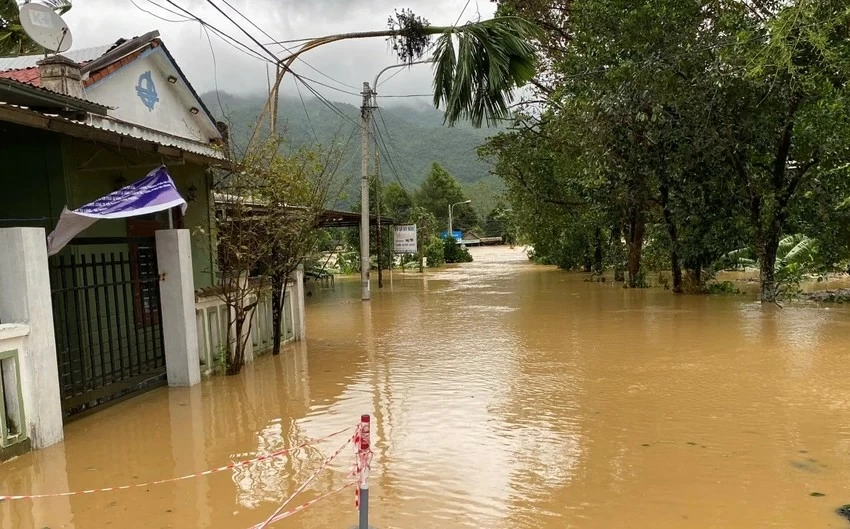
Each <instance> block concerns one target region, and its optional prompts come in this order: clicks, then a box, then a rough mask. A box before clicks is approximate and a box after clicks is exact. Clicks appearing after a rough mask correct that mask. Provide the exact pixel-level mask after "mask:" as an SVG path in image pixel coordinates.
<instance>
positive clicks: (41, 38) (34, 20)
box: [21, 2, 71, 53]
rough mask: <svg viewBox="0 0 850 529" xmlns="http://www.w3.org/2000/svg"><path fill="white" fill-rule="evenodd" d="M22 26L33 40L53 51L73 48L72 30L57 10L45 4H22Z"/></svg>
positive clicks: (59, 51)
mask: <svg viewBox="0 0 850 529" xmlns="http://www.w3.org/2000/svg"><path fill="white" fill-rule="evenodd" d="M21 26H22V27H23V28H24V31H26V33H27V36H29V38H30V39H32V41H33V42H35V43H36V44H38V45H39V46H41V47H42V48H44V49H45V50H47V51H49V52H52V53H61V52H63V51H68V50H69V49H70V48H71V30H70V29H68V25H67V24H65V21H64V20H62V17H60V16H59V15H58V14H56V11H54V10H53V9H51V8H49V7H47V6H46V5H44V4H36V3H32V2H30V3H28V4H23V5H22V6H21Z"/></svg>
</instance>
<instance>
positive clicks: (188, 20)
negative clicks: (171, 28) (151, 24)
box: [130, 0, 192, 23]
mask: <svg viewBox="0 0 850 529" xmlns="http://www.w3.org/2000/svg"><path fill="white" fill-rule="evenodd" d="M130 3H131V4H133V6H135V7H136V9H138V10H139V11H142V12H143V13H147V14H149V15H150V16H152V17H154V18H158V19H159V20H162V21H163V22H177V23H179V22H191V21H192V20H191V19H188V18H186V17H183V19H182V20H173V19H170V18H165V17H163V16H161V15H157V14H156V13H154V12H153V11H149V10H147V9H145V8H144V7H142V6H140V5H139V4H137V3H136V0H130ZM151 3H153V2H151ZM157 7H162V6H157ZM174 14H175V15H177V16H181V15H179V14H178V13H174Z"/></svg>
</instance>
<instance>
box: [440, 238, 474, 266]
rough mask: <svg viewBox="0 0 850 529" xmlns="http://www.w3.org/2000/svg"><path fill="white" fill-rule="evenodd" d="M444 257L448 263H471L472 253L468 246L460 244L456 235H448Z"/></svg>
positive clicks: (444, 247) (444, 243)
mask: <svg viewBox="0 0 850 529" xmlns="http://www.w3.org/2000/svg"><path fill="white" fill-rule="evenodd" d="M443 257H444V258H445V260H446V262H447V263H471V262H472V254H470V253H469V250H467V249H466V246H464V245H462V244H458V243H457V240H456V239H455V238H454V237H446V239H445V241H444V242H443Z"/></svg>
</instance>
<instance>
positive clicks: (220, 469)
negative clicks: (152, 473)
mask: <svg viewBox="0 0 850 529" xmlns="http://www.w3.org/2000/svg"><path fill="white" fill-rule="evenodd" d="M351 428H352V427H351V426H349V427H348V428H345V429H343V430H340V431H338V432H334V433H332V434H330V435H326V436H325V437H321V438H319V439H313V440H312V441H307V442H305V443H302V444H300V445H298V446H295V447H292V448H286V449H284V450H278V451H276V452H272V453H270V454H264V455H261V456H258V457H255V458H253V459H247V460H245V461H239V462H236V463H230V464H228V465H224V466H223V467H218V468H213V469H210V470H205V471H203V472H196V473H194V474H187V475H185V476H180V477H178V478H168V479H159V480H156V481H148V482H146V483H135V484H133V485H122V486H120V487H104V488H99V489H88V490H78V491H72V492H55V493H52V494H29V495H15V496H11V495H10V496H2V495H0V501H3V500H37V499H42V498H61V497H64V496H78V495H83V494H96V493H98V492H112V491H116V490H128V489H136V488H141V487H150V486H153V485H162V484H164V483H173V482H175V481H183V480H187V479H193V478H199V477H202V476H209V475H210V474H215V473H218V472H224V471H226V470H232V469H234V468H239V467H244V466H248V465H253V464H254V463H259V462H260V461H267V460H269V459H275V458H278V457H280V456H282V455H284V454H289V453H291V452H295V451H296V450H300V449H302V448H306V447H308V446H311V445H314V444H317V443H321V442H323V441H327V440H328V439H332V438H334V437H336V436H337V435H341V434H344V433H345V432H347V431H349V430H351ZM349 442H351V440H350V439H349V440H348V441H346V442H345V445H344V446H343V447H345V446H348V443H349Z"/></svg>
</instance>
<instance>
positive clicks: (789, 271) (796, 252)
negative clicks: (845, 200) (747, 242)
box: [715, 233, 820, 293]
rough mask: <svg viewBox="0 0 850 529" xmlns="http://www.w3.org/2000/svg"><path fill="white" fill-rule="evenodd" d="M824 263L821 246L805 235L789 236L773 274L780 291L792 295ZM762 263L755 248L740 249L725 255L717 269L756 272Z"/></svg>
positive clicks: (777, 254)
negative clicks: (750, 270) (740, 269)
mask: <svg viewBox="0 0 850 529" xmlns="http://www.w3.org/2000/svg"><path fill="white" fill-rule="evenodd" d="M819 263H820V259H819V252H818V242H817V240H816V239H813V238H811V237H809V236H807V235H804V234H802V233H796V234H794V235H788V236H786V237H784V238H782V240H780V241H779V248H778V250H777V252H776V262H775V263H774V265H773V270H774V274H775V278H776V283H777V288H778V289H779V290H780V291H781V292H782V293H788V292H789V291H790V290H792V289H794V288H796V286H797V285H799V283H800V281H801V280H802V278H803V276H805V275H807V274H811V273H814V272H816V270H817V266H818V264H819ZM758 264H759V263H758V260H757V259H756V257H755V252H754V251H753V249H752V248H749V247H746V248H738V249H737V250H732V251H731V252H728V253H726V254H725V255H723V256H722V257H721V258H720V259H719V260H718V262H717V266H716V267H715V268H718V269H719V268H734V269H739V268H756V267H758Z"/></svg>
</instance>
